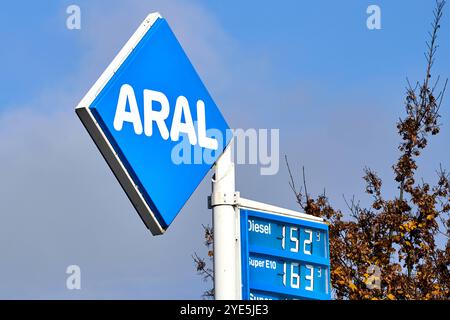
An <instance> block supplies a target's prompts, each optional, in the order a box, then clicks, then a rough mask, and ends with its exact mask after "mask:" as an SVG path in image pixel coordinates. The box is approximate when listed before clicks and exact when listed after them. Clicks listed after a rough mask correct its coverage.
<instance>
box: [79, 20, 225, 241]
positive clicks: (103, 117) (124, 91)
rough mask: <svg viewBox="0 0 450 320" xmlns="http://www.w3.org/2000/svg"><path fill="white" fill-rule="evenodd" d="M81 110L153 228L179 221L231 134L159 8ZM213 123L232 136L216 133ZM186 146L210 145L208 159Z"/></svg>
mask: <svg viewBox="0 0 450 320" xmlns="http://www.w3.org/2000/svg"><path fill="white" fill-rule="evenodd" d="M76 112H77V114H78V116H79V117H80V119H81V121H82V122H83V124H84V126H85V127H86V129H87V130H88V132H89V134H90V135H91V137H92V138H93V140H94V141H95V143H96V145H97V146H98V148H99V149H100V151H101V153H102V155H103V156H104V158H105V160H106V161H107V162H108V164H109V166H110V167H111V169H112V171H113V172H114V174H115V176H116V177H117V179H118V180H119V182H120V184H121V185H122V187H123V189H124V190H125V192H126V193H127V195H128V197H129V198H130V200H131V202H132V203H133V205H134V207H135V208H136V210H137V212H138V213H139V215H140V217H141V218H142V220H143V221H144V223H145V224H146V226H147V227H148V228H149V229H150V230H151V232H152V233H153V234H162V233H163V232H164V231H165V230H166V229H167V227H168V226H169V225H170V224H171V223H172V221H173V220H174V218H175V216H176V215H177V214H178V212H179V211H180V210H181V208H182V207H183V205H184V204H185V203H186V201H187V200H188V198H189V197H190V196H191V194H192V193H193V192H194V190H195V189H196V188H197V186H198V185H199V183H200V182H201V181H202V179H203V178H204V176H205V175H206V173H207V172H208V171H209V170H210V168H211V167H212V165H213V164H214V161H215V160H216V159H217V158H218V157H219V156H220V155H221V153H222V152H223V150H224V149H225V147H226V145H227V144H228V142H229V140H230V137H229V136H227V134H226V131H227V129H228V128H229V127H228V125H227V123H226V121H225V119H224V118H223V116H222V114H221V113H220V111H219V109H218V107H217V106H216V104H215V103H214V101H213V99H212V98H211V96H210V95H209V93H208V91H207V89H206V88H205V86H204V85H203V83H202V81H201V79H200V77H199V76H198V74H197V72H196V71H195V69H194V67H193V66H192V64H191V62H190V61H189V59H188V57H187V56H186V54H185V52H184V51H183V49H182V47H181V45H180V43H179V42H178V40H177V39H176V37H175V35H174V34H173V32H172V30H171V29H170V27H169V25H168V23H167V21H166V20H165V19H163V18H162V17H161V16H160V15H159V14H158V13H154V14H151V15H149V16H148V17H147V18H146V19H145V21H144V22H143V23H142V24H141V25H140V27H139V28H138V30H137V31H136V32H135V33H134V35H133V36H132V37H131V38H130V39H129V41H128V42H127V44H126V45H125V46H124V47H123V49H122V50H121V51H120V53H119V54H118V55H117V56H116V58H115V59H114V60H113V62H112V63H111V64H110V66H109V67H108V68H107V69H106V71H105V72H104V73H103V74H102V76H101V77H100V79H99V80H98V81H97V82H96V83H95V85H94V86H93V87H92V88H91V90H89V92H88V93H87V95H86V96H85V97H84V98H83V100H82V101H81V102H80V104H79V105H78V107H77V108H76ZM211 129H214V130H215V132H219V133H220V134H221V137H227V138H226V139H225V140H223V139H217V138H215V137H213V136H211V135H210V134H208V132H210V131H211ZM180 145H183V148H180V147H179V146H180ZM186 145H188V146H189V148H190V149H188V150H186V148H185V146H186ZM183 152H185V153H186V152H189V153H191V154H198V153H199V152H200V153H201V152H208V161H202V159H201V160H200V161H198V159H197V161H196V162H195V163H190V162H189V161H187V162H186V161H185V159H186V154H180V153H183ZM180 157H181V158H183V159H184V161H180Z"/></svg>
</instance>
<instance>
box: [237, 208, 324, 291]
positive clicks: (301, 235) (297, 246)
mask: <svg viewBox="0 0 450 320" xmlns="http://www.w3.org/2000/svg"><path fill="white" fill-rule="evenodd" d="M240 214H241V255H242V290H243V291H242V297H243V299H245V300H291V299H321V300H326V299H330V298H331V290H330V259H329V245H328V226H327V225H326V224H325V223H324V222H319V221H312V220H306V219H302V218H297V217H293V216H283V215H279V214H271V213H266V212H261V211H254V210H249V209H241V211H240Z"/></svg>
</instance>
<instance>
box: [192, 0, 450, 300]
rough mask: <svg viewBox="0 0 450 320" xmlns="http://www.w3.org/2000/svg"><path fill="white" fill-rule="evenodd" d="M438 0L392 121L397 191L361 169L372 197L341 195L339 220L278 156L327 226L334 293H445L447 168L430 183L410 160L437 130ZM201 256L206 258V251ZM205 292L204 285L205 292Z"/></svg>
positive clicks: (449, 221)
mask: <svg viewBox="0 0 450 320" xmlns="http://www.w3.org/2000/svg"><path fill="white" fill-rule="evenodd" d="M445 2H446V1H445V0H441V1H436V8H435V10H434V21H433V23H432V30H431V32H430V33H429V35H430V41H429V42H427V52H426V53H425V55H426V71H425V78H424V80H423V81H422V82H421V83H419V82H417V83H416V84H415V85H414V86H412V85H411V84H410V83H409V81H408V85H407V88H406V99H405V112H406V114H405V115H404V117H403V118H401V119H399V120H398V122H397V130H398V134H399V136H400V138H401V142H400V144H399V146H398V149H399V151H400V157H399V159H398V160H397V162H396V163H395V164H394V165H393V167H392V169H393V171H394V174H395V181H396V183H397V184H398V189H399V192H398V194H397V195H394V196H393V197H392V198H391V199H388V198H385V197H383V196H382V180H381V179H380V178H379V177H378V175H377V173H376V172H375V171H374V170H372V169H370V168H365V169H364V177H363V178H364V180H365V182H366V190H365V193H366V194H368V195H369V196H370V197H371V199H372V201H371V206H370V207H368V208H363V207H361V206H360V205H359V202H357V201H355V199H354V198H353V199H352V200H351V201H349V202H347V201H346V202H347V207H348V211H349V215H348V216H349V219H346V217H345V216H344V214H343V212H342V211H341V210H339V209H335V208H334V207H333V206H332V205H331V204H330V201H329V198H328V197H327V195H326V194H325V192H324V193H323V194H321V195H318V196H317V197H311V195H310V194H308V192H307V188H306V179H305V172H304V169H303V188H301V187H300V188H297V187H296V184H295V181H294V178H293V175H292V171H291V169H290V167H289V163H288V161H287V158H286V165H287V167H288V171H289V176H290V182H289V184H290V187H291V188H292V190H293V192H294V193H295V198H296V201H297V203H298V205H299V206H300V207H301V208H302V209H303V211H304V212H305V213H307V214H311V215H314V216H317V217H322V218H324V220H325V221H326V222H327V223H328V225H329V231H330V260H331V282H332V286H333V292H334V296H335V298H337V299H449V298H450V174H449V173H447V171H446V170H444V169H443V168H442V166H440V167H439V169H438V170H437V182H436V183H435V184H434V185H431V184H430V183H427V182H425V181H423V179H422V180H420V181H418V179H417V175H418V165H417V159H418V158H419V157H420V155H421V154H422V152H423V151H424V150H425V148H426V147H427V144H428V139H429V138H430V137H431V136H435V135H437V134H439V131H440V126H441V124H440V123H439V122H438V121H439V119H440V114H439V110H440V107H441V105H442V101H443V97H444V93H445V90H446V87H447V83H448V81H447V80H446V81H445V83H444V84H443V86H442V89H441V90H437V87H438V85H439V82H440V78H439V77H438V78H437V80H436V81H435V83H433V84H432V83H431V78H432V77H431V70H432V67H433V64H434V61H435V55H436V51H437V48H438V45H437V36H438V31H439V29H440V21H441V18H442V15H443V9H444V6H445ZM205 238H206V245H207V246H208V248H209V249H210V246H211V244H212V242H213V233H212V230H211V228H209V227H205ZM439 238H441V240H443V241H441V242H443V243H444V244H443V245H439ZM445 240H446V241H445ZM208 255H209V257H210V258H211V257H212V255H213V253H212V251H211V250H209V252H208ZM194 261H195V263H196V266H197V271H198V272H199V273H200V274H202V275H203V276H204V278H205V279H206V280H208V279H211V280H212V279H213V274H212V273H211V269H210V268H208V267H207V263H206V262H205V260H204V259H201V258H199V257H198V256H197V255H195V256H194ZM212 295H213V291H212V290H210V291H207V292H206V293H205V296H207V297H211V296H212Z"/></svg>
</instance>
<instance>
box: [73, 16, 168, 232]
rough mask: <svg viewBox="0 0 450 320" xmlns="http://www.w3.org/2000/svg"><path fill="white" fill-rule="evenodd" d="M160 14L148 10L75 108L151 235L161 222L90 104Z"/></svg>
mask: <svg viewBox="0 0 450 320" xmlns="http://www.w3.org/2000/svg"><path fill="white" fill-rule="evenodd" d="M158 18H162V16H161V15H160V14H159V13H158V12H155V13H151V14H149V15H148V16H147V18H145V20H144V22H142V23H141V25H140V26H139V28H138V29H137V30H136V32H135V33H134V34H133V35H132V36H131V38H130V39H129V40H128V41H127V43H126V44H125V45H124V46H123V48H122V49H121V50H120V52H119V53H118V54H117V56H116V57H115V58H114V59H113V61H112V62H111V63H110V64H109V66H108V68H106V70H105V71H104V72H103V74H102V75H101V76H100V78H99V79H98V80H97V81H96V82H95V84H94V85H93V86H92V88H91V89H90V90H89V91H88V93H87V94H86V95H85V96H84V98H83V99H82V100H81V101H80V103H79V104H78V106H77V107H76V109H75V112H76V113H77V115H78V117H79V118H80V120H81V122H82V123H83V125H84V126H85V127H86V130H87V131H88V132H89V135H90V136H91V138H92V139H93V140H94V142H95V144H96V145H97V147H98V149H99V150H100V152H101V154H102V155H103V157H104V158H105V160H106V162H107V163H108V165H109V167H110V168H111V170H112V171H113V172H114V175H115V176H116V178H117V180H119V183H120V185H121V186H122V188H123V189H124V190H125V193H126V194H127V196H128V198H129V199H130V201H131V203H132V204H133V206H134V207H135V209H136V211H137V212H138V213H139V216H140V217H141V219H142V221H143V222H144V223H145V225H146V226H147V228H148V229H150V231H151V233H152V234H153V235H160V234H163V233H164V231H165V229H163V227H162V226H161V225H160V223H159V222H158V220H157V219H156V217H155V215H154V214H153V212H152V210H151V209H150V207H149V206H148V204H147V202H146V201H145V199H144V197H143V195H142V193H141V192H140V191H139V189H138V187H137V185H136V184H135V183H134V181H133V179H132V178H131V176H130V174H129V172H128V171H127V169H126V168H125V166H124V164H123V163H122V161H121V160H120V158H119V157H118V155H117V153H116V151H115V150H114V149H113V147H112V145H111V143H110V142H109V141H108V139H107V138H106V135H105V133H104V132H103V130H102V129H101V128H100V126H99V124H98V123H97V121H96V120H95V118H94V116H93V114H92V112H91V110H90V109H89V106H90V105H91V104H92V102H93V101H94V100H95V98H96V97H97V96H98V94H99V93H100V92H101V91H102V90H103V88H104V87H105V85H106V84H107V83H108V82H109V80H110V79H111V78H112V76H113V75H114V74H115V73H116V72H117V70H118V69H119V68H120V66H121V65H122V63H123V62H124V61H125V60H126V59H127V57H128V56H129V55H130V53H131V52H132V51H133V50H134V48H135V47H136V46H137V45H138V43H139V42H140V41H141V39H142V37H143V36H144V35H145V34H146V33H147V31H148V30H149V29H150V28H151V27H152V25H153V24H154V23H155V22H156V20H158Z"/></svg>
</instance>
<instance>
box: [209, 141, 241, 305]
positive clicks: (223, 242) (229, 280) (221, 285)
mask: <svg viewBox="0 0 450 320" xmlns="http://www.w3.org/2000/svg"><path fill="white" fill-rule="evenodd" d="M231 150H232V143H230V144H229V146H228V148H227V149H226V150H225V152H224V153H223V154H222V156H221V157H220V158H219V159H218V160H217V162H216V165H215V173H214V177H213V183H212V195H211V200H210V201H211V206H212V210H213V230H214V246H213V248H214V297H215V299H216V300H236V299H239V298H240V297H239V296H238V292H239V290H240V288H238V287H237V286H238V281H237V279H238V272H239V270H238V267H237V263H236V261H237V260H236V259H237V257H236V252H238V251H237V250H236V247H237V245H238V241H237V239H238V232H239V230H237V229H238V228H237V226H236V212H235V205H236V190H235V170H234V163H233V161H232V154H231Z"/></svg>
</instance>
